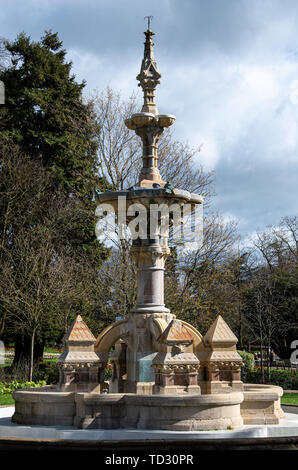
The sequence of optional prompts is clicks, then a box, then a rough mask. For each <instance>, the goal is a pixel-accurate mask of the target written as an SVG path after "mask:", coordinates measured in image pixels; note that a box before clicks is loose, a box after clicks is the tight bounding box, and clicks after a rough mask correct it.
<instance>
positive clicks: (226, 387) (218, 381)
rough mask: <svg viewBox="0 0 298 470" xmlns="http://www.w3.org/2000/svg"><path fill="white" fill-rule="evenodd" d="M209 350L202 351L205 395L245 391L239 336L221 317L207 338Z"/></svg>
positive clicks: (201, 376) (205, 342)
mask: <svg viewBox="0 0 298 470" xmlns="http://www.w3.org/2000/svg"><path fill="white" fill-rule="evenodd" d="M203 341H204V344H205V350H204V351H200V352H199V354H198V355H199V357H200V361H201V369H200V374H199V376H200V380H199V383H200V385H201V388H202V393H208V394H210V393H222V392H224V391H227V392H228V391H232V390H233V391H242V390H243V383H242V381H241V378H240V374H241V366H242V365H243V363H242V359H241V357H240V356H239V354H238V353H237V351H236V344H237V342H238V340H237V338H236V336H235V335H234V333H233V332H232V331H231V329H230V328H229V327H228V325H227V324H226V322H225V321H224V320H223V318H222V317H221V316H220V315H219V316H218V317H217V319H216V320H215V322H214V323H213V324H212V325H211V327H210V328H209V330H208V331H207V333H206V335H205V336H204V338H203Z"/></svg>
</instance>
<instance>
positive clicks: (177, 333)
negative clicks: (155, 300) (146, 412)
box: [152, 319, 200, 394]
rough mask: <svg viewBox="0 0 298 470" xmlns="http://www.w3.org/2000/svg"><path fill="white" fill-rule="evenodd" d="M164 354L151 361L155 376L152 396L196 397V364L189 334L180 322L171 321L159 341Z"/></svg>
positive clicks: (197, 392) (197, 364) (160, 353)
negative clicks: (177, 394)
mask: <svg viewBox="0 0 298 470" xmlns="http://www.w3.org/2000/svg"><path fill="white" fill-rule="evenodd" d="M158 342H159V343H160V345H161V347H163V349H164V351H163V352H159V353H158V354H157V355H156V356H155V358H154V360H153V361H152V367H153V368H154V372H155V385H154V387H153V393H156V394H173V393H174V394H175V393H180V394H181V393H182V394H183V393H192V394H199V393H200V387H199V386H198V369H199V360H198V358H197V357H196V356H195V355H194V353H193V339H192V336H191V334H190V333H189V332H188V330H187V329H186V328H185V326H184V325H183V324H182V323H181V322H180V321H179V320H176V319H174V320H172V321H171V322H170V324H169V325H168V327H167V328H166V330H165V331H164V332H163V333H162V334H161V336H160V337H159V338H158Z"/></svg>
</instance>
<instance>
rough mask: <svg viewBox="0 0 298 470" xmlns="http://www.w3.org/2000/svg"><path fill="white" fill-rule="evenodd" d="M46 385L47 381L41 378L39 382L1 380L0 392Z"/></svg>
mask: <svg viewBox="0 0 298 470" xmlns="http://www.w3.org/2000/svg"><path fill="white" fill-rule="evenodd" d="M45 385H46V382H45V381H44V380H40V381H39V382H18V381H17V380H13V381H12V382H0V393H12V392H14V391H15V390H19V389H21V388H36V387H44V386H45Z"/></svg>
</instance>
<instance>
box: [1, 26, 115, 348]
mask: <svg viewBox="0 0 298 470" xmlns="http://www.w3.org/2000/svg"><path fill="white" fill-rule="evenodd" d="M4 44H5V47H6V51H7V52H8V54H9V56H10V60H9V61H8V62H7V65H6V67H4V68H3V69H2V70H1V71H0V80H2V81H3V82H4V84H5V105H4V106H1V107H0V172H1V181H0V239H1V246H0V250H1V258H2V257H3V256H4V257H7V256H8V253H9V251H13V250H14V248H15V247H14V245H15V244H16V243H15V240H16V239H17V237H18V235H19V234H21V233H23V232H24V231H25V232H26V233H28V234H29V232H30V231H32V232H34V231H36V230H37V229H39V227H44V229H45V230H46V227H47V221H48V220H49V213H50V212H51V220H54V221H55V231H54V232H53V234H54V235H53V238H52V242H53V257H55V256H56V257H59V256H60V255H61V256H64V255H65V253H66V252H67V256H68V257H71V258H72V259H73V260H74V261H75V262H76V263H78V262H79V263H80V260H81V264H82V265H84V266H85V267H86V270H88V275H87V274H86V276H85V277H86V282H87V277H88V283H89V284H90V276H91V277H92V276H93V277H94V279H95V278H96V274H97V268H98V267H99V266H100V264H101V262H102V260H103V259H105V257H106V256H107V250H106V249H104V248H103V247H102V245H100V244H99V243H98V241H97V239H96V235H95V222H96V220H95V216H94V212H95V202H94V201H93V194H94V190H95V188H99V189H102V188H103V187H104V185H103V180H102V179H100V178H99V177H98V171H97V170H98V169H97V156H96V152H97V142H96V134H97V132H98V125H97V122H96V118H95V115H94V113H93V109H92V105H91V104H90V103H84V100H83V97H82V91H83V89H84V86H85V83H84V82H83V83H77V82H76V80H75V77H74V75H71V65H72V64H71V63H70V62H67V61H66V51H65V50H64V49H63V48H62V43H61V41H60V40H59V38H58V35H57V34H56V33H55V34H54V33H52V32H51V31H47V32H45V35H44V36H43V37H42V38H41V40H40V41H39V42H34V41H32V40H31V38H30V37H29V36H27V35H26V34H24V33H22V34H20V35H19V36H18V37H17V39H16V40H15V41H12V42H9V41H5V43H4ZM16 146H17V147H16ZM13 148H14V149H16V148H17V150H15V151H14V153H15V154H16V155H17V153H18V152H19V153H20V154H22V155H26V158H28V159H29V160H30V161H31V162H32V164H33V163H34V162H35V163H36V165H38V166H37V167H34V168H38V167H40V168H41V171H42V172H46V174H47V176H48V178H47V187H46V188H44V193H45V194H46V197H44V196H45V194H44V196H42V197H40V191H41V188H40V186H39V185H36V188H38V190H37V191H35V192H34V184H33V182H32V181H30V178H29V176H30V175H29V176H28V178H27V184H26V182H25V181H24V184H22V185H21V187H22V189H21V192H20V193H19V192H18V191H11V189H10V188H11V187H14V188H17V187H18V184H15V183H16V181H15V178H18V174H19V173H18V171H17V168H16V166H14V168H10V167H9V165H10V163H11V161H12V160H11V159H10V158H8V156H7V155H8V154H9V149H13ZM29 160H28V165H29V166H30V165H31V163H30V162H29ZM9 162H10V163H9ZM31 188H32V190H31ZM28 189H29V190H28ZM63 198H64V201H65V203H64V204H63V205H61V201H63ZM30 201H32V204H31V203H30ZM38 201H42V204H39V203H37V202H38ZM55 201H60V208H59V204H58V203H55ZM53 207H56V208H57V211H56V214H55V215H54V216H53ZM22 208H25V210H21V209H22ZM33 209H34V210H33ZM29 238H30V239H32V240H33V239H34V237H29ZM34 243H36V241H35V242H34ZM38 250H39V247H38V246H36V252H38ZM5 253H6V254H5ZM53 259H54V258H53ZM85 272H86V271H85ZM15 281H16V282H17V279H16V280H15ZM83 282H84V279H83V278H82V283H83ZM81 287H82V286H81ZM0 300H1V299H0ZM82 302H83V300H82ZM0 304H1V302H0ZM84 308H85V307H84V305H82V310H84ZM76 313H78V312H76V311H75V312H73V314H76ZM0 314H2V318H3V311H2V312H0ZM3 327H4V326H3V324H2V328H3ZM45 333H46V331H45ZM23 339H24V338H23ZM23 339H22V341H21V342H20V338H18V340H17V341H18V343H19V345H20V343H22V344H26V341H24V340H23ZM39 340H40V341H41V342H43V334H42V332H41V333H40V334H39ZM18 349H19V350H20V348H18ZM21 349H22V346H21ZM25 355H26V353H25ZM20 356H24V354H21V352H20Z"/></svg>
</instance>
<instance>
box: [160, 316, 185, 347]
mask: <svg viewBox="0 0 298 470" xmlns="http://www.w3.org/2000/svg"><path fill="white" fill-rule="evenodd" d="M158 342H161V343H183V342H193V337H192V335H191V334H190V333H189V331H188V330H187V328H186V327H185V326H184V325H183V324H182V323H181V322H180V321H179V320H172V321H171V322H170V323H169V325H168V326H167V328H166V329H165V331H164V332H163V333H162V334H161V335H160V336H159V338H158Z"/></svg>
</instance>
